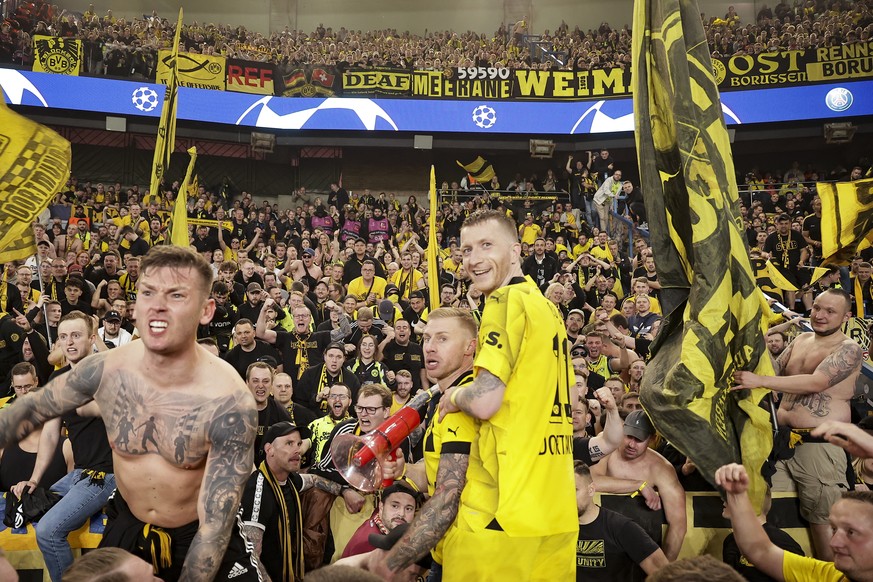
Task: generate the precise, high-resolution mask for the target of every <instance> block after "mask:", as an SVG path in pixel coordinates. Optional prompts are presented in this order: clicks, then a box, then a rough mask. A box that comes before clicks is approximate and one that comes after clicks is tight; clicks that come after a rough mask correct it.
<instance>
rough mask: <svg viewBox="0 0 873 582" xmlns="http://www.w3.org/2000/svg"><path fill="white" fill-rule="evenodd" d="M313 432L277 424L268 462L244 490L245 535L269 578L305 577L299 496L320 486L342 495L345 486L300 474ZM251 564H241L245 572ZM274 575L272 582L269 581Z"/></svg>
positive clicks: (266, 446)
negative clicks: (341, 489)
mask: <svg viewBox="0 0 873 582" xmlns="http://www.w3.org/2000/svg"><path fill="white" fill-rule="evenodd" d="M309 437H310V434H309V429H307V428H306V427H305V426H299V427H298V426H295V425H294V424H293V423H291V422H289V421H283V422H279V423H276V424H274V425H272V426H271V427H270V428H269V429H268V430H267V432H266V433H265V434H264V438H263V452H264V455H263V456H264V460H263V461H262V462H261V463H260V464H259V465H258V470H257V471H255V472H254V473H252V476H251V477H250V478H249V480H248V482H247V483H246V487H245V490H244V491H243V496H242V501H241V503H240V510H241V514H242V522H243V526H242V531H243V533H244V534H246V537H247V538H248V539H249V541H250V542H251V543H252V545H253V546H254V550H255V551H254V554H255V556H257V557H258V570H259V571H260V573H261V576H262V577H263V578H264V579H269V580H274V581H282V582H294V581H295V580H302V579H303V574H304V571H303V514H302V511H301V506H300V493H302V492H303V491H306V490H307V489H309V488H311V487H317V488H319V489H322V490H323V491H326V492H328V493H331V494H332V495H339V494H340V485H339V484H338V483H334V482H333V481H329V480H327V479H324V478H323V477H318V476H316V475H310V474H306V473H299V471H300V462H301V459H302V457H303V453H304V442H305V441H306V439H309ZM246 566H248V564H240V567H241V568H244V567H246ZM267 577H269V578H267Z"/></svg>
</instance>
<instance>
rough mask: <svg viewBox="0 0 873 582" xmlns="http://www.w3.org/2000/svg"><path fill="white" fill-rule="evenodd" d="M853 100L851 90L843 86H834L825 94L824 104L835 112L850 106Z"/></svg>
mask: <svg viewBox="0 0 873 582" xmlns="http://www.w3.org/2000/svg"><path fill="white" fill-rule="evenodd" d="M854 101H855V98H854V97H853V96H852V92H851V91H849V90H848V89H844V88H843V87H835V88H833V89H831V90H830V91H828V94H827V95H825V105H827V106H828V109H830V110H831V111H836V112H837V113H840V112H842V111H845V110H846V109H848V108H849V107H851V106H852V103H853V102H854Z"/></svg>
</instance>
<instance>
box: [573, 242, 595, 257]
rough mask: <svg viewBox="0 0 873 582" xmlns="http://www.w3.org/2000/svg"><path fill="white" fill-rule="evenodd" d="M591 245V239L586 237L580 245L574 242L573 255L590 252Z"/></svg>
mask: <svg viewBox="0 0 873 582" xmlns="http://www.w3.org/2000/svg"><path fill="white" fill-rule="evenodd" d="M592 246H594V245H592V244H591V239H588V240H587V241H585V244H584V245H580V244H579V243H576V244H575V245H574V246H573V256H574V257H578V256H579V255H581V254H582V253H587V252H590V251H591V247H592Z"/></svg>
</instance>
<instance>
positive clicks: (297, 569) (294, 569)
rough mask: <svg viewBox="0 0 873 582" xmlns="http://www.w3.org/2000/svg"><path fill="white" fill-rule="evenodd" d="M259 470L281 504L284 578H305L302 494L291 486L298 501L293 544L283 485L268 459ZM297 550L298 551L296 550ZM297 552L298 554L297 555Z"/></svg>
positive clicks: (280, 529) (280, 538)
mask: <svg viewBox="0 0 873 582" xmlns="http://www.w3.org/2000/svg"><path fill="white" fill-rule="evenodd" d="M258 470H259V471H260V472H261V474H263V475H264V479H265V480H266V481H267V483H269V484H270V488H271V489H272V490H273V495H274V496H275V498H276V503H277V504H278V505H279V519H277V520H276V522H277V523H278V524H279V545H280V547H281V548H282V580H303V511H302V507H301V505H300V494H299V493H298V492H297V489H296V488H295V487H294V486H293V485H289V488H290V489H291V491H292V492H293V493H294V500H295V502H296V503H297V511H296V512H295V513H296V517H297V531H296V534H297V536H296V537H297V540H296V542H297V543H296V544H293V545H292V541H291V532H290V531H289V528H290V525H291V524H290V523H288V505H287V504H286V503H285V494H284V493H283V491H282V486H281V485H279V481H278V480H277V479H276V476H275V475H273V473H272V472H271V471H270V467H268V466H267V462H266V461H261V464H260V466H259V467H258ZM295 549H296V550H297V551H296V552H295V551H294V550H295ZM295 553H296V555H295Z"/></svg>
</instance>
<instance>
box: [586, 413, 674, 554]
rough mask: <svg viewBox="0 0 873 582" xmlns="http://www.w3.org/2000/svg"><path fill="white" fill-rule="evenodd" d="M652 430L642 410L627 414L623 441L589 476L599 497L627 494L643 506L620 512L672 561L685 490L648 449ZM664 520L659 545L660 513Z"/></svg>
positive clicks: (670, 469) (665, 462) (669, 468)
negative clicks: (663, 515)
mask: <svg viewBox="0 0 873 582" xmlns="http://www.w3.org/2000/svg"><path fill="white" fill-rule="evenodd" d="M654 435H655V427H654V426H653V425H652V421H651V420H649V417H648V415H647V414H646V413H645V411H643V410H635V411H633V412H631V413H630V414H629V415H628V416H627V418H626V419H625V421H624V440H623V441H622V443H621V446H620V447H619V448H618V450H617V451H615V452H614V453H611V454H610V455H608V456H607V457H606V460H605V461H603V462H601V463H598V464H597V465H594V466H593V467H592V468H591V474H592V476H593V477H594V484H595V485H596V487H597V490H598V491H600V492H601V493H613V494H619V495H626V494H630V495H631V497H634V498H636V497H640V498H641V499H642V500H643V501H644V503H645V506H646V507H648V509H647V508H646V507H644V506H643V503H639V504H638V505H634V506H631V507H627V508H623V511H622V513H624V514H625V515H627V517H630V518H631V519H633V520H634V521H636V522H637V523H639V524H640V525H641V526H642V527H643V529H644V530H646V532H648V534H649V535H650V536H651V537H652V539H653V540H655V541H656V542H658V544H659V545H661V547H662V548H663V549H664V554H665V555H666V556H667V558H668V559H669V560H670V561H675V560H676V558H677V557H678V556H679V550H680V549H681V548H682V541H683V539H684V538H685V532H686V530H687V523H686V515H685V490H684V489H683V488H682V485H680V484H679V479H678V478H677V476H676V470H675V469H673V466H672V465H671V464H670V462H669V461H668V460H667V459H665V458H664V457H662V456H661V455H660V454H658V453H657V452H655V451H653V450H651V449H649V443H650V442H651V440H652V437H653V436H654ZM661 508H663V509H664V514H665V515H666V518H667V525H668V529H667V535H666V536H664V539H663V543H661V537H662V536H661V525H662V524H661V517H660V511H659V510H660V509H661Z"/></svg>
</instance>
